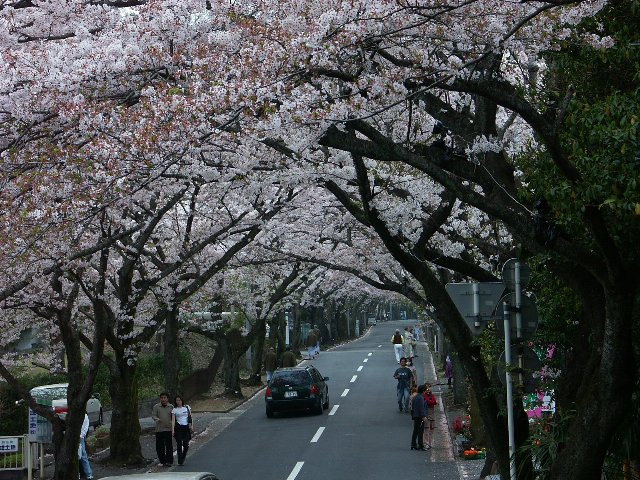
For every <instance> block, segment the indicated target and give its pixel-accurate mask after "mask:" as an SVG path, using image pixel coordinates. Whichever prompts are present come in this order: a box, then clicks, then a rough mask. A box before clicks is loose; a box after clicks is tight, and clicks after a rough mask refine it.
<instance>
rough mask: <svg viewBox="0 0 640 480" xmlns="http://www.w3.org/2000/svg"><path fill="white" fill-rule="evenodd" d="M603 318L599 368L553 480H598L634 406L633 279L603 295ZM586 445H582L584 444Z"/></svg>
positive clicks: (581, 401)
mask: <svg viewBox="0 0 640 480" xmlns="http://www.w3.org/2000/svg"><path fill="white" fill-rule="evenodd" d="M604 294H605V300H606V317H605V318H604V319H603V321H604V331H605V336H604V341H603V343H602V345H601V356H600V362H599V365H598V368H597V371H596V374H595V375H594V376H593V377H592V378H591V381H590V382H589V384H588V385H587V388H586V389H585V391H584V394H583V395H582V397H581V398H580V399H579V400H578V402H577V405H576V406H577V412H576V415H578V419H577V421H574V422H572V424H571V427H570V429H569V432H568V439H569V440H570V444H568V445H566V446H564V448H563V449H562V450H561V451H560V452H559V455H558V458H557V460H556V461H555V462H554V464H553V467H552V469H551V478H552V479H554V480H555V479H564V478H580V479H581V480H582V479H584V480H599V479H600V476H601V469H602V464H603V462H604V457H605V454H606V452H607V449H608V448H609V444H610V442H611V438H612V437H613V435H614V433H615V431H616V429H617V428H618V427H619V425H620V422H621V420H622V419H624V418H625V415H626V414H627V413H628V409H629V408H630V407H631V405H632V394H633V389H634V386H635V381H636V376H637V367H636V364H635V357H634V354H633V343H632V338H633V335H632V334H631V332H632V328H633V321H632V318H633V317H632V313H633V302H632V301H631V300H630V299H634V298H635V295H636V294H637V287H636V286H635V283H634V281H633V279H632V278H631V276H629V277H628V278H620V279H619V280H618V282H617V285H615V286H609V287H608V288H605V291H604ZM587 438H588V439H589V441H588V442H587V441H584V439H587Z"/></svg>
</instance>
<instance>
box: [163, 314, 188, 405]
mask: <svg viewBox="0 0 640 480" xmlns="http://www.w3.org/2000/svg"><path fill="white" fill-rule="evenodd" d="M178 314H179V309H178V307H175V308H173V309H171V310H169V311H167V315H166V319H165V328H164V357H163V365H164V389H165V391H167V392H168V393H169V398H175V396H176V395H177V394H179V393H180V394H181V393H183V392H179V391H178V386H179V385H180V383H179V382H180V379H179V372H180V345H179V340H178V333H179V331H180V329H179V325H178Z"/></svg>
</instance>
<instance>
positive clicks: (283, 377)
mask: <svg viewBox="0 0 640 480" xmlns="http://www.w3.org/2000/svg"><path fill="white" fill-rule="evenodd" d="M310 380H311V377H310V376H309V374H308V373H307V372H306V371H304V370H295V371H291V372H277V371H276V373H274V375H273V379H272V380H271V383H272V385H274V386H276V387H284V386H285V385H291V386H294V387H295V386H301V385H308V384H309V383H310Z"/></svg>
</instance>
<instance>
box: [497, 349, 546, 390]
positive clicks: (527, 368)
mask: <svg viewBox="0 0 640 480" xmlns="http://www.w3.org/2000/svg"><path fill="white" fill-rule="evenodd" d="M511 355H512V356H513V363H512V365H511V367H510V371H511V376H512V378H513V384H514V385H515V386H516V387H519V388H520V389H521V390H522V392H524V393H533V392H535V391H536V390H538V388H539V386H540V377H539V375H537V373H538V372H539V371H540V368H541V367H542V362H541V361H540V359H539V358H538V355H536V352H534V351H533V350H532V349H530V348H529V347H527V346H526V345H513V346H512V347H511ZM504 357H505V354H504V351H503V352H502V355H500V360H499V362H498V377H499V378H500V381H501V382H502V384H503V385H504V384H505V382H506V368H507V366H506V365H505V361H504Z"/></svg>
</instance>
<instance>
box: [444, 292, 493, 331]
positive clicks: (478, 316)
mask: <svg viewBox="0 0 640 480" xmlns="http://www.w3.org/2000/svg"><path fill="white" fill-rule="evenodd" d="M445 289H446V290H447V293H448V294H449V297H451V300H453V303H454V304H455V306H456V308H457V309H458V312H460V315H462V318H464V321H465V323H466V324H467V326H468V327H469V330H471V333H472V334H474V335H480V333H482V330H484V328H485V327H486V326H487V323H488V321H489V320H490V319H492V318H494V317H495V310H496V305H497V304H498V300H499V299H500V296H501V295H502V294H503V293H504V284H503V283H499V282H483V283H447V285H446V286H445Z"/></svg>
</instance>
